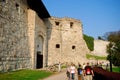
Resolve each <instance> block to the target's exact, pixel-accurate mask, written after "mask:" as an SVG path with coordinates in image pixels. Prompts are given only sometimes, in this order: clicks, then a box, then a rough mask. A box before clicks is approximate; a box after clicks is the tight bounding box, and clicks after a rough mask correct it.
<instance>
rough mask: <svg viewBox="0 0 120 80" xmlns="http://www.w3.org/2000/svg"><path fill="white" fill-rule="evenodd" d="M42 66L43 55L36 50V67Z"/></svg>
mask: <svg viewBox="0 0 120 80" xmlns="http://www.w3.org/2000/svg"><path fill="white" fill-rule="evenodd" d="M42 67H43V55H42V54H40V52H37V64H36V68H37V69H39V68H42Z"/></svg>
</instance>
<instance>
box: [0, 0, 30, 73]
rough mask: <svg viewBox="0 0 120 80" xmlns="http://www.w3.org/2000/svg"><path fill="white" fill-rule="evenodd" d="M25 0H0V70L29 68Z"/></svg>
mask: <svg viewBox="0 0 120 80" xmlns="http://www.w3.org/2000/svg"><path fill="white" fill-rule="evenodd" d="M27 23H28V22H27V2H26V0H0V71H1V72H6V71H10V70H16V69H21V68H30V67H31V64H29V63H31V62H30V59H31V56H30V52H29V47H28V46H29V45H28V27H27Z"/></svg>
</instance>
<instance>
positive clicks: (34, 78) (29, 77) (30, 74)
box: [0, 70, 53, 80]
mask: <svg viewBox="0 0 120 80" xmlns="http://www.w3.org/2000/svg"><path fill="white" fill-rule="evenodd" d="M51 74H53V73H52V72H48V71H39V70H19V71H14V72H7V73H0V80H40V79H43V78H45V77H48V76H50V75H51Z"/></svg>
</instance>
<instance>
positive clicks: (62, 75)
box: [43, 70, 78, 80]
mask: <svg viewBox="0 0 120 80" xmlns="http://www.w3.org/2000/svg"><path fill="white" fill-rule="evenodd" d="M43 80H68V79H67V76H66V71H65V70H64V71H62V72H59V73H56V74H54V75H52V76H50V77H47V78H45V79H43ZM75 80H78V79H77V75H76V76H75Z"/></svg>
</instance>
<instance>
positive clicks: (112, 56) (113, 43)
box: [107, 31, 120, 67]
mask: <svg viewBox="0 0 120 80" xmlns="http://www.w3.org/2000/svg"><path fill="white" fill-rule="evenodd" d="M107 40H108V41H110V43H109V45H108V46H107V52H108V53H109V54H108V56H107V59H108V60H109V61H110V60H111V61H112V64H113V65H115V66H118V67H120V31H115V32H109V35H108V36H107Z"/></svg>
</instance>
